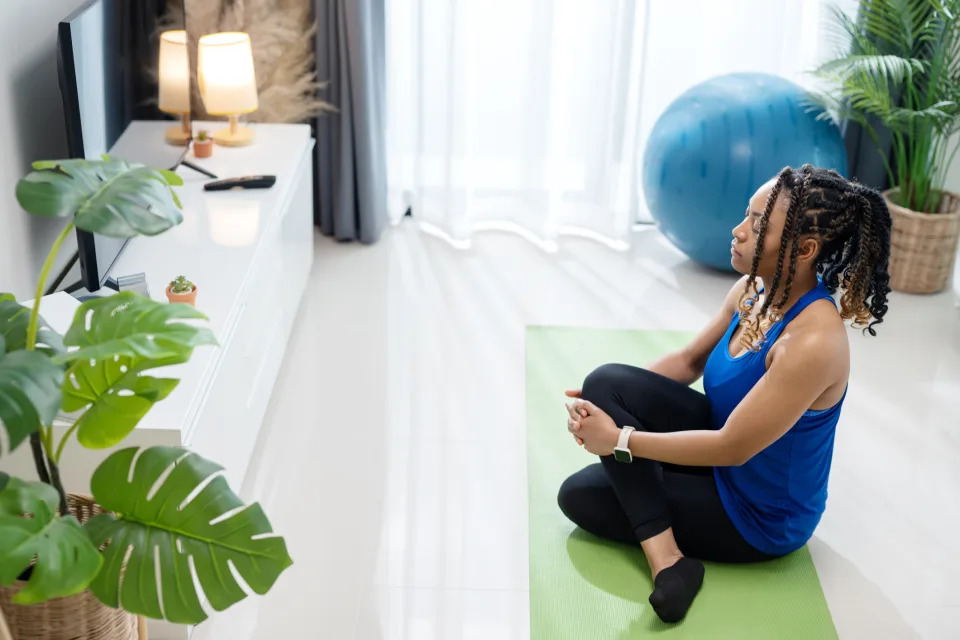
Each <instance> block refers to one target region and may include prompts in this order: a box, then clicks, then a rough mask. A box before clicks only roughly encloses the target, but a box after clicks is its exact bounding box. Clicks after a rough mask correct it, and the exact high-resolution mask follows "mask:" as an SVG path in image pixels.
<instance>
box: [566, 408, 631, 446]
mask: <svg viewBox="0 0 960 640" xmlns="http://www.w3.org/2000/svg"><path fill="white" fill-rule="evenodd" d="M567 410H568V411H569V412H570V414H571V415H570V419H569V420H567V429H568V430H569V431H570V433H571V434H573V437H574V438H575V439H576V440H577V443H578V444H582V445H583V447H584V448H585V449H586V450H587V451H589V452H590V453H592V454H594V455H598V456H609V455H611V454H612V453H613V450H614V449H615V448H616V446H617V440H618V439H619V438H620V429H618V428H617V424H616V423H615V422H614V421H613V418H611V417H610V416H608V415H607V414H606V413H604V412H603V411H602V410H601V409H600V408H599V407H597V406H596V405H595V404H593V403H592V402H589V401H587V400H580V401H578V402H575V403H574V404H573V406H572V407H570V406H569V405H568V406H567Z"/></svg>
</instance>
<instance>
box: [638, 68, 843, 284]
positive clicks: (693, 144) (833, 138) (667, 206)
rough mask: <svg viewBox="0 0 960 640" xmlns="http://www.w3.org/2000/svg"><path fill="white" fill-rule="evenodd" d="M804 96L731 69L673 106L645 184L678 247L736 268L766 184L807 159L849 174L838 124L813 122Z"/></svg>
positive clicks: (652, 143)
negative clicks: (749, 217)
mask: <svg viewBox="0 0 960 640" xmlns="http://www.w3.org/2000/svg"><path fill="white" fill-rule="evenodd" d="M806 100H807V94H806V92H805V91H804V90H803V89H802V88H801V87H799V86H797V85H795V84H794V83H792V82H790V81H788V80H785V79H783V78H779V77H777V76H772V75H767V74H762V73H734V74H730V75H725V76H719V77H717V78H713V79H711V80H707V81H706V82H703V83H701V84H698V85H696V86H695V87H693V88H692V89H690V90H688V91H687V92H685V93H684V94H683V95H681V96H680V97H679V98H677V99H676V100H674V101H673V103H671V104H670V106H669V107H667V109H666V111H664V113H663V115H661V116H660V118H659V119H658V120H657V123H656V124H655V125H654V127H653V131H652V133H651V134H650V139H649V141H648V142H647V147H646V149H645V151H644V154H643V191H644V195H645V197H646V200H647V206H648V207H649V209H650V213H651V214H652V215H653V218H654V220H656V221H657V223H658V224H659V226H660V229H661V231H662V232H663V233H664V235H666V236H667V238H669V239H670V241H671V242H672V243H673V244H675V245H676V246H677V247H678V248H679V249H680V250H681V251H683V252H684V253H685V254H687V255H688V256H690V257H691V258H692V259H693V260H696V261H697V262H699V263H701V264H704V265H707V266H710V267H713V268H715V269H725V270H731V266H730V241H731V240H732V239H733V236H732V235H731V230H732V229H733V228H734V227H735V226H736V225H737V224H739V222H740V220H741V219H742V218H743V212H744V211H745V210H746V208H747V203H748V202H749V200H750V196H752V195H753V194H754V192H755V191H756V190H757V188H759V187H760V186H761V185H762V184H763V183H764V182H766V181H767V180H769V179H770V178H771V177H773V176H775V175H776V174H777V172H779V171H780V169H782V168H783V167H785V166H787V165H789V166H792V167H800V166H801V165H803V164H804V163H808V162H809V163H810V164H812V165H815V166H818V167H825V168H827V169H835V170H836V171H838V172H839V173H840V174H842V175H846V172H847V154H846V150H845V148H844V145H843V139H842V138H841V137H840V131H839V130H838V129H837V127H836V125H834V124H833V123H832V122H830V121H828V120H817V117H816V113H815V112H809V111H808V109H809V107H808V103H807V102H806Z"/></svg>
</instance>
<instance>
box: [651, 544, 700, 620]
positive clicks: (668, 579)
mask: <svg viewBox="0 0 960 640" xmlns="http://www.w3.org/2000/svg"><path fill="white" fill-rule="evenodd" d="M702 584H703V564H702V563H701V562H699V561H697V560H694V559H692V558H680V560H679V561H678V562H677V563H676V564H675V565H673V566H672V567H667V568H666V569H663V570H662V571H661V572H660V573H658V574H657V577H656V579H655V580H654V581H653V593H651V594H650V604H651V606H653V610H654V611H656V612H657V615H658V616H660V619H661V620H663V621H664V622H679V621H680V620H683V616H685V615H687V609H689V608H690V605H691V604H693V599H694V598H695V597H696V596H697V592H699V591H700V585H702Z"/></svg>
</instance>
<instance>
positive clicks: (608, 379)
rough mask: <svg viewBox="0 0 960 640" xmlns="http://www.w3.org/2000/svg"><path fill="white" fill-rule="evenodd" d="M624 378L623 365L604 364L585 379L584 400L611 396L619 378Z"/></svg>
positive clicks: (594, 400) (583, 387) (595, 399)
mask: <svg viewBox="0 0 960 640" xmlns="http://www.w3.org/2000/svg"><path fill="white" fill-rule="evenodd" d="M622 378H623V365H622V364H616V363H608V364H602V365H600V366H599V367H597V368H596V369H594V370H593V371H591V372H590V373H588V374H587V377H586V378H584V379H583V386H582V393H583V398H584V400H590V401H591V402H596V401H597V400H598V399H601V398H606V397H609V396H610V395H611V394H612V393H613V390H614V388H615V387H616V385H617V383H618V381H619V380H621V379H622Z"/></svg>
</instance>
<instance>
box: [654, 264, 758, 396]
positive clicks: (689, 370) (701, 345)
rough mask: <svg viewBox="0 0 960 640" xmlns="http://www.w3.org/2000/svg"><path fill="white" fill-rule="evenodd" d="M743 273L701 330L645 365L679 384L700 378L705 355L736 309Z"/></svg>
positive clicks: (708, 353)
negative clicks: (677, 346)
mask: <svg viewBox="0 0 960 640" xmlns="http://www.w3.org/2000/svg"><path fill="white" fill-rule="evenodd" d="M745 278H746V276H744V277H743V278H741V279H740V280H739V281H738V282H737V283H736V284H735V285H733V287H731V288H730V291H729V292H728V293H727V297H726V298H725V299H724V301H723V305H722V306H721V307H720V310H719V311H717V313H716V314H715V315H714V316H713V317H712V318H711V319H710V322H708V323H707V326H705V327H704V328H703V329H701V330H700V333H698V334H697V335H696V337H695V338H694V339H693V340H692V341H691V342H690V344H688V345H687V346H685V347H684V348H683V349H680V350H678V351H674V352H673V353H668V354H667V355H665V356H663V357H662V358H660V359H659V360H657V361H656V362H653V363H651V364H649V365H647V366H646V369H647V370H648V371H653V372H654V373H659V374H660V375H662V376H665V377H667V378H670V379H671V380H676V381H677V382H679V383H681V384H687V385H688V384H691V383H693V382H696V381H697V380H699V379H700V376H702V375H703V369H704V367H705V366H707V358H709V357H710V353H711V352H712V351H713V349H714V347H716V346H717V343H718V342H720V338H722V337H723V334H725V333H726V332H727V327H729V326H730V318H731V317H732V316H733V314H734V312H735V311H736V310H737V302H738V301H739V300H740V295H741V294H742V293H743V286H744V283H745V282H746V280H745Z"/></svg>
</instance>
